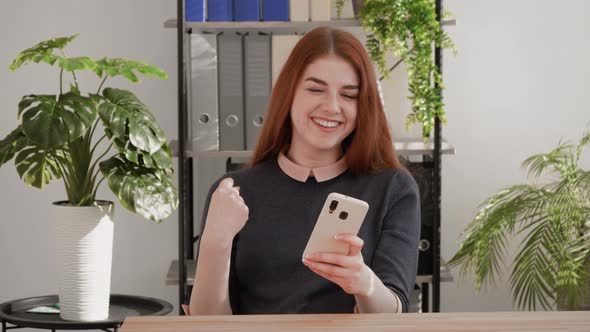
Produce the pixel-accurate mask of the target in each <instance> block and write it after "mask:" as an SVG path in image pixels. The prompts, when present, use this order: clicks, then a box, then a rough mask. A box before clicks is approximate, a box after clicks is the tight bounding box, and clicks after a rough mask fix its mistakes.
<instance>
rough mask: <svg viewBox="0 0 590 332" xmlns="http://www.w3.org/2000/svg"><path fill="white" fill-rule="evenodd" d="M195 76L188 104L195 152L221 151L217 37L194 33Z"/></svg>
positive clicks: (189, 85)
mask: <svg viewBox="0 0 590 332" xmlns="http://www.w3.org/2000/svg"><path fill="white" fill-rule="evenodd" d="M189 50H190V59H191V60H190V63H189V64H188V65H189V70H190V73H191V79H190V80H188V82H187V90H188V91H190V95H189V98H188V107H189V110H190V112H189V114H190V121H191V122H190V123H191V124H192V125H191V132H190V136H191V137H192V150H193V151H209V150H219V113H218V112H219V110H218V104H217V36H216V35H214V34H191V35H190V48H189Z"/></svg>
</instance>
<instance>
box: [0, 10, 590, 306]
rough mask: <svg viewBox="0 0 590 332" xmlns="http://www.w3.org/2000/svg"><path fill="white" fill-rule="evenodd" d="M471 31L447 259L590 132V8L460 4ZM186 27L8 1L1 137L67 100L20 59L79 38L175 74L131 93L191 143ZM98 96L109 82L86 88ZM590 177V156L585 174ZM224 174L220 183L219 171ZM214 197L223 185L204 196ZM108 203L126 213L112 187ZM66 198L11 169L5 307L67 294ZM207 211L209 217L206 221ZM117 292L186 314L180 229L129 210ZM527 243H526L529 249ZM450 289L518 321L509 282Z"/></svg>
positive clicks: (48, 70) (453, 139) (452, 131)
mask: <svg viewBox="0 0 590 332" xmlns="http://www.w3.org/2000/svg"><path fill="white" fill-rule="evenodd" d="M444 6H445V8H446V9H448V10H449V11H451V12H452V13H453V14H454V16H455V18H456V19H457V25H456V26H453V27H447V28H446V30H447V31H448V33H449V35H450V36H451V37H452V38H453V40H454V41H455V44H456V45H457V48H458V50H459V53H458V54H457V56H456V57H454V56H453V55H452V54H451V52H445V54H444V56H445V58H444V66H443V70H444V80H445V85H446V87H447V88H446V90H445V91H444V101H445V103H446V110H447V114H448V124H447V125H446V126H444V127H443V136H444V137H445V138H446V139H447V140H448V141H449V142H450V143H451V144H453V145H454V146H455V148H456V154H455V155H454V156H444V157H443V165H442V218H441V219H442V221H441V222H442V226H441V227H442V228H441V232H442V244H441V254H442V258H443V259H448V258H450V257H451V256H452V254H453V253H455V252H456V250H457V247H458V244H457V238H458V236H459V234H460V233H461V231H462V230H463V229H464V227H465V226H466V225H467V223H468V222H469V220H470V219H471V217H472V216H473V213H474V211H475V209H476V207H477V205H478V204H479V203H481V202H482V201H483V200H484V199H485V198H486V197H488V196H489V195H491V194H492V193H493V192H495V191H496V190H498V189H500V188H502V187H505V186H508V185H511V184H515V183H520V182H523V181H525V179H526V178H525V175H524V173H522V171H521V170H520V163H521V162H522V160H524V159H525V158H526V157H527V156H529V155H532V154H534V153H540V152H545V151H549V150H550V149H551V148H553V147H554V146H555V145H556V144H557V142H558V140H559V139H560V138H562V137H563V138H566V139H572V140H575V139H577V138H579V136H580V135H581V134H582V132H583V130H584V129H585V128H587V125H588V123H589V122H590V107H589V106H588V105H587V104H588V101H587V100H588V98H587V96H588V94H589V93H588V88H589V87H590V84H589V83H588V78H589V77H590V62H588V59H590V43H588V38H589V37H590V21H588V20H587V19H586V16H587V13H588V12H590V2H588V1H586V0H565V1H557V0H519V1H509V0H495V1H491V0H487V1H484V0H446V1H445V2H444ZM175 16H176V1H174V0H141V1H140V0H88V1H75V0H52V1H41V0H3V1H1V2H0V43H1V47H0V136H2V137H4V136H5V135H6V134H8V133H9V132H10V131H11V130H12V129H14V128H15V127H16V125H17V120H16V113H17V104H18V101H19V100H20V98H21V97H22V96H23V95H26V94H30V93H55V92H56V91H57V89H58V88H59V87H58V71H57V70H56V69H55V68H53V67H49V66H48V65H44V64H40V65H28V66H26V67H24V68H22V69H20V70H18V71H17V72H15V73H12V72H10V71H9V70H8V65H9V63H10V62H11V61H12V60H13V59H14V58H15V57H16V55H17V54H18V53H19V52H20V51H22V50H24V49H26V48H28V47H30V46H32V45H34V44H36V43H37V42H39V41H41V40H45V39H49V38H53V37H57V36H66V35H73V34H76V33H79V34H80V36H79V37H78V38H77V39H76V40H75V41H74V42H73V43H72V44H71V45H70V46H68V48H67V50H69V51H68V52H69V53H68V54H69V55H88V56H91V57H93V58H99V57H102V56H108V57H123V58H129V59H137V60H142V61H145V62H147V63H150V64H153V65H156V66H159V67H161V68H162V69H164V70H165V71H166V72H167V73H168V75H169V78H168V80H167V81H158V80H143V82H142V83H141V84H139V85H136V86H133V87H130V86H129V84H128V83H126V82H125V81H123V80H121V79H114V80H111V81H109V83H110V85H111V86H115V87H127V88H130V89H132V90H133V91H135V92H136V93H137V94H138V95H139V96H140V98H141V99H142V100H143V101H144V102H145V103H146V104H147V105H148V106H149V107H150V108H151V110H152V111H153V113H154V114H155V116H156V117H157V119H158V121H159V123H160V124H161V126H162V127H163V129H164V130H165V131H166V132H167V134H168V138H169V139H174V138H176V136H177V90H176V89H177V67H176V64H177V57H176V30H174V29H164V28H163V22H164V21H165V20H166V19H169V18H173V17H175ZM404 76H405V72H404V71H403V70H401V71H400V70H398V71H397V72H396V73H395V74H394V75H393V79H392V80H391V81H388V82H386V83H385V84H384V85H383V93H384V95H385V104H386V109H387V112H388V116H389V119H390V123H391V128H392V130H393V133H394V135H396V136H412V135H413V136H415V135H417V134H418V133H419V130H418V129H417V128H413V129H412V130H411V131H410V132H406V131H405V129H404V121H405V114H406V112H407V111H405V110H407V109H408V108H409V107H408V102H407V101H406V100H405V94H406V87H405V84H406V81H405V79H404ZM80 81H81V85H82V86H84V87H86V89H89V90H94V89H96V87H97V86H98V83H99V82H98V80H97V79H96V78H95V77H93V76H92V75H91V74H87V75H81V77H80ZM582 166H583V168H585V169H589V168H590V158H589V157H588V155H587V156H586V157H585V159H584V160H583V161H582ZM212 172H214V171H212ZM203 185H206V186H208V185H209V184H203ZM99 193H101V194H99V195H98V197H101V198H105V199H111V200H114V196H113V195H112V193H111V192H110V191H109V190H108V188H107V187H106V184H103V186H102V189H101V190H99ZM63 198H65V192H64V190H63V186H62V183H61V182H55V183H52V184H50V185H49V186H48V187H47V188H45V189H44V190H42V191H39V190H37V189H35V188H29V187H26V186H25V185H24V184H23V182H22V181H21V180H20V179H19V177H18V174H17V172H16V170H15V168H14V166H13V162H10V163H8V164H6V165H4V166H3V167H1V168H0V211H1V213H2V216H1V217H0V302H4V301H8V300H11V299H15V298H21V297H27V296H35V295H44V294H52V293H56V291H57V289H56V272H57V271H56V268H55V267H54V266H53V259H54V255H55V252H54V249H53V244H52V237H51V233H52V225H51V219H50V216H49V213H50V204H51V202H53V201H56V200H59V199H63ZM200 208H201V207H198V211H200ZM115 213H116V215H115V220H116V224H115V238H114V249H113V270H112V271H113V272H112V292H113V293H126V294H137V295H145V296H153V297H157V298H161V299H163V300H166V301H169V302H170V303H173V304H176V303H177V302H178V301H177V293H178V289H177V287H176V286H166V284H165V277H166V272H167V270H168V267H169V264H170V261H171V260H172V259H175V258H177V250H178V249H177V239H178V232H177V230H178V229H177V216H176V214H174V215H173V216H171V217H170V218H169V219H168V220H167V221H165V222H164V223H162V224H159V225H158V224H154V223H152V222H149V221H146V220H143V219H142V218H141V217H139V216H137V215H134V214H132V213H130V212H128V211H127V210H125V209H124V208H123V207H122V206H120V204H118V203H117V204H116V210H115ZM517 243H518V242H517V241H514V242H513V244H514V245H516V244H517ZM453 274H454V277H455V281H454V282H452V283H443V284H442V285H441V311H508V310H513V306H512V299H511V295H510V293H509V287H508V282H507V279H508V278H507V276H505V278H504V279H503V280H499V281H498V283H497V287H496V288H494V289H492V290H489V291H487V292H483V293H481V294H476V293H475V291H474V290H473V284H472V282H471V279H470V278H465V279H459V278H458V275H457V271H453Z"/></svg>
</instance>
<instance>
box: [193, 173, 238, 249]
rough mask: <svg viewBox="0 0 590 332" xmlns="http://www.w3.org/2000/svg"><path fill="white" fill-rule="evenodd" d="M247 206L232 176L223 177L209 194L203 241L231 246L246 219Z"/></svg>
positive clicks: (209, 243)
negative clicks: (211, 193) (210, 194)
mask: <svg viewBox="0 0 590 332" xmlns="http://www.w3.org/2000/svg"><path fill="white" fill-rule="evenodd" d="M248 213H249V210H248V206H246V203H244V199H243V198H242V197H241V196H240V188H239V187H234V180H233V179H232V178H226V179H223V181H221V182H220V183H219V186H217V189H215V191H214V192H213V195H212V196H211V203H210V204H209V211H208V212H207V221H206V224H205V230H204V232H203V241H207V242H208V245H215V246H225V247H227V246H231V243H232V241H233V239H234V237H235V236H236V234H238V232H239V231H240V230H241V229H242V228H243V227H244V225H245V224H246V221H247V220H248Z"/></svg>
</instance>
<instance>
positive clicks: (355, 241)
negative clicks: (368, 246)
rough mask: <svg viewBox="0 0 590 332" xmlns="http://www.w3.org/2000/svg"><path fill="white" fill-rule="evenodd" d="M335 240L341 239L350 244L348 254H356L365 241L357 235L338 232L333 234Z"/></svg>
mask: <svg viewBox="0 0 590 332" xmlns="http://www.w3.org/2000/svg"><path fill="white" fill-rule="evenodd" d="M334 239H336V240H337V241H342V242H344V243H347V244H348V245H349V246H350V249H349V251H348V256H356V255H358V254H359V253H360V252H361V249H362V248H363V245H364V244H365V242H364V241H363V240H362V239H361V238H360V237H358V236H356V235H352V234H338V235H336V236H334Z"/></svg>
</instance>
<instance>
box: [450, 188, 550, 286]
mask: <svg viewBox="0 0 590 332" xmlns="http://www.w3.org/2000/svg"><path fill="white" fill-rule="evenodd" d="M543 195H545V193H544V191H543V190H539V189H537V188H534V187H532V186H529V185H517V186H512V187H509V188H507V189H504V190H502V191H500V192H499V193H497V194H496V195H494V196H492V197H490V198H489V199H488V200H486V201H485V202H484V203H483V204H482V205H481V206H480V207H479V211H478V213H477V215H476V217H475V218H474V220H473V221H472V222H471V224H470V225H469V226H468V227H467V228H466V230H465V232H464V234H465V240H464V241H463V243H462V245H461V247H460V249H459V251H458V252H457V254H456V255H455V256H454V257H453V258H452V259H451V260H450V261H449V262H448V263H447V265H448V266H449V267H453V266H456V265H459V264H462V267H461V274H462V275H464V274H466V273H468V272H469V271H471V270H473V271H474V274H475V283H476V288H477V289H480V288H481V287H485V286H488V285H492V284H494V283H495V278H496V275H498V274H499V273H500V272H501V270H502V267H504V266H505V264H504V254H505V250H506V247H507V235H510V234H513V233H514V232H515V230H516V225H517V223H519V222H522V221H529V220H534V217H535V216H537V215H538V211H539V210H540V209H542V206H540V205H542V204H543V202H544V200H543V199H541V198H542V196H543Z"/></svg>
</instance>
